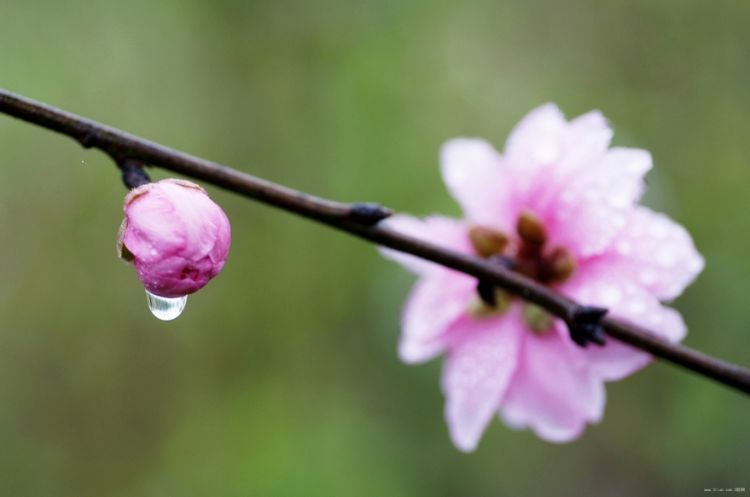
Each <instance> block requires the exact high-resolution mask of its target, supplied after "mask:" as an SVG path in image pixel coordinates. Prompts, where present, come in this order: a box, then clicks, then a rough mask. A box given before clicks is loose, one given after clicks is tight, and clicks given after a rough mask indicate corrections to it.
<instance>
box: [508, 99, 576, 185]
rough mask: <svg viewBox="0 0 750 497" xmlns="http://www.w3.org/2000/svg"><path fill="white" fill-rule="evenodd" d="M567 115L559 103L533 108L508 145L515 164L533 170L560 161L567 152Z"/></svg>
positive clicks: (521, 122) (509, 161) (509, 139)
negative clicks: (565, 138)
mask: <svg viewBox="0 0 750 497" xmlns="http://www.w3.org/2000/svg"><path fill="white" fill-rule="evenodd" d="M566 125H567V123H566V122H565V116H563V114H562V112H560V109H558V108H557V106H556V105H555V104H545V105H542V106H540V107H537V108H536V109H534V110H532V111H531V112H529V113H528V114H526V116H525V117H524V118H523V119H521V121H520V122H519V123H518V124H517V125H516V127H515V128H514V129H513V131H512V132H511V134H510V136H509V137H508V141H507V143H506V145H505V157H506V159H507V160H508V163H509V164H511V165H512V166H513V167H518V168H527V170H528V171H529V172H533V171H534V170H536V169H539V168H540V167H544V166H549V165H551V164H554V163H556V162H557V161H558V160H559V159H560V157H561V156H562V155H563V153H564V150H563V143H562V142H563V134H564V133H565V127H566Z"/></svg>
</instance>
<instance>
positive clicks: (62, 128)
mask: <svg viewBox="0 0 750 497" xmlns="http://www.w3.org/2000/svg"><path fill="white" fill-rule="evenodd" d="M0 112H2V113H5V114H8V115H10V116H13V117H16V118H18V119H21V120H23V121H26V122H29V123H33V124H36V125H39V126H41V127H44V128H47V129H50V130H53V131H56V132H58V133H61V134H64V135H67V136H69V137H71V138H73V139H75V140H76V141H78V142H79V143H80V144H81V145H82V146H84V147H86V148H98V149H100V150H102V151H104V152H105V153H107V154H108V155H110V156H111V157H112V158H113V159H114V160H115V161H117V162H118V164H122V163H123V160H125V159H130V160H134V161H139V162H141V163H144V164H148V165H151V166H157V167H161V168H164V169H168V170H170V171H174V172H176V173H179V174H182V175H185V176H189V177H192V178H195V179H198V180H202V181H205V182H207V183H211V184H213V185H216V186H219V187H222V188H225V189H227V190H230V191H233V192H235V193H238V194H240V195H243V196H245V197H249V198H251V199H254V200H258V201H260V202H263V203H265V204H269V205H272V206H274V207H278V208H281V209H284V210H286V211H289V212H293V213H295V214H299V215H301V216H303V217H306V218H309V219H313V220H315V221H318V222H321V223H323V224H326V225H328V226H331V227H333V228H335V229H338V230H341V231H346V232H348V233H351V234H353V235H355V236H358V237H360V238H363V239H366V240H369V241H371V242H374V243H376V244H378V245H382V246H385V247H389V248H392V249H395V250H398V251H401V252H406V253H409V254H412V255H415V256H418V257H421V258H423V259H427V260H430V261H433V262H436V263H438V264H441V265H443V266H446V267H449V268H452V269H455V270H457V271H461V272H463V273H466V274H469V275H471V276H475V277H477V278H478V279H481V280H483V281H489V282H492V283H494V284H495V285H497V286H499V287H501V288H503V289H505V290H507V291H509V292H511V293H514V294H516V295H518V296H520V297H522V298H524V299H526V300H528V301H531V302H533V303H535V304H537V305H539V306H541V307H543V308H544V309H546V310H547V311H549V312H550V313H552V314H554V315H556V316H558V317H560V318H563V319H565V320H566V321H567V320H570V319H571V316H573V315H575V313H576V311H577V310H578V309H580V306H579V305H578V304H577V303H576V302H574V301H572V300H571V299H569V298H567V297H564V296H563V295H560V294H558V293H556V292H554V291H552V290H551V289H549V288H548V287H546V286H544V285H541V284H539V283H537V282H536V281H534V280H532V279H529V278H527V277H525V276H523V275H521V274H519V273H516V272H514V271H511V270H509V269H506V268H504V267H502V266H500V265H497V264H492V263H490V262H488V261H486V260H484V259H482V258H480V257H474V256H469V255H464V254H460V253H457V252H453V251H450V250H447V249H445V248H443V247H440V246H438V245H435V244H432V243H429V242H426V241H424V240H421V239H418V238H414V237H412V236H409V235H405V234H403V233H398V232H396V231H394V230H392V229H390V228H388V227H387V226H383V225H380V224H378V221H380V220H382V219H383V218H385V217H387V216H388V215H390V213H391V211H389V210H388V209H385V208H383V207H381V206H379V205H377V204H346V203H340V202H334V201H331V200H327V199H323V198H319V197H315V196H312V195H308V194H306V193H302V192H299V191H296V190H293V189H290V188H287V187H284V186H281V185H278V184H276V183H272V182H270V181H267V180H264V179H261V178H257V177H255V176H251V175H249V174H246V173H243V172H240V171H238V170H236V169H232V168H229V167H227V166H223V165H221V164H217V163H215V162H211V161H208V160H205V159H201V158H199V157H195V156H192V155H189V154H186V153H184V152H180V151H177V150H173V149H171V148H168V147H165V146H163V145H159V144H157V143H154V142H151V141H148V140H145V139H143V138H139V137H137V136H134V135H131V134H128V133H125V132H124V131H120V130H118V129H115V128H112V127H109V126H105V125H103V124H99V123H97V122H95V121H91V120H89V119H85V118H83V117H80V116H77V115H75V114H71V113H69V112H65V111H62V110H59V109H56V108H54V107H52V106H49V105H47V104H44V103H41V102H37V101H35V100H31V99H29V98H26V97H22V96H19V95H16V94H13V93H11V92H8V91H5V90H2V89H0ZM601 323H602V325H603V326H604V329H605V331H606V332H607V334H609V335H610V336H612V337H614V338H616V339H618V340H621V341H623V342H625V343H628V344H630V345H632V346H634V347H636V348H639V349H641V350H644V351H646V352H649V353H651V354H653V355H654V356H656V357H659V358H661V359H664V360H667V361H669V362H672V363H673V364H677V365H679V366H682V367H684V368H686V369H689V370H691V371H693V372H696V373H698V374H700V375H703V376H706V377H708V378H712V379H714V380H716V381H718V382H720V383H723V384H725V385H728V386H731V387H733V388H736V389H738V390H741V391H743V392H745V393H749V394H750V370H749V369H747V368H743V367H741V366H738V365H735V364H732V363H729V362H725V361H722V360H719V359H716V358H714V357H711V356H708V355H706V354H703V353H702V352H698V351H696V350H694V349H691V348H689V347H685V346H683V345H679V344H673V343H670V342H667V341H666V340H664V339H661V338H659V337H658V336H657V334H656V333H654V332H653V331H651V330H648V329H646V328H643V327H641V326H637V325H635V324H633V323H629V322H626V321H623V320H621V319H617V318H613V317H605V318H603V319H602V321H601Z"/></svg>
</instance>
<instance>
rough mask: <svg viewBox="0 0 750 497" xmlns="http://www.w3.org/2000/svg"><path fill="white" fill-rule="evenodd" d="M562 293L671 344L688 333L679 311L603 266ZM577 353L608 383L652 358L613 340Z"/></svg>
mask: <svg viewBox="0 0 750 497" xmlns="http://www.w3.org/2000/svg"><path fill="white" fill-rule="evenodd" d="M562 292H563V293H564V294H565V295H568V296H569V297H571V298H573V299H576V300H578V301H579V302H581V303H584V304H589V305H596V306H601V307H606V308H607V309H609V314H610V315H612V316H616V317H620V318H623V319H626V320H628V321H631V322H633V323H635V324H639V325H641V326H644V327H647V328H649V329H651V330H653V331H654V332H655V333H657V334H658V335H659V336H660V337H662V338H664V339H666V340H669V341H672V342H678V341H680V340H682V338H683V337H684V336H685V333H686V331H687V329H686V327H685V323H684V321H683V320H682V317H681V316H680V314H679V313H678V312H677V311H675V310H674V309H671V308H669V307H666V306H664V305H662V304H661V303H660V302H659V301H658V300H657V299H656V297H654V296H653V295H651V294H650V293H648V292H647V291H645V290H643V289H642V288H641V287H640V286H638V285H637V284H634V283H632V282H630V281H628V280H627V279H624V278H620V277H618V276H617V275H614V274H612V273H611V272H610V266H609V265H607V264H606V263H604V262H601V263H597V264H592V263H589V264H588V265H586V266H584V267H582V268H581V269H579V272H578V274H576V276H575V277H574V279H573V280H572V281H571V282H570V283H568V284H567V285H566V286H565V287H564V288H563V289H562ZM573 347H575V346H574V345H571V348H573ZM577 350H578V354H579V360H581V359H582V360H584V361H585V362H587V363H588V364H589V368H590V370H591V372H592V374H595V375H596V376H598V377H599V378H602V379H604V380H607V381H612V380H619V379H622V378H624V377H625V376H628V375H630V374H632V373H634V372H635V371H637V370H639V369H640V368H642V367H643V366H645V365H647V364H648V363H649V362H650V360H651V356H650V355H649V354H646V353H645V352H641V351H640V350H638V349H635V348H633V347H631V346H629V345H626V344H624V343H622V342H619V341H617V340H615V339H614V338H611V337H608V338H607V344H606V345H605V346H604V347H594V346H590V347H587V348H585V349H581V348H578V349H577Z"/></svg>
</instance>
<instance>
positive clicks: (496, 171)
mask: <svg viewBox="0 0 750 497" xmlns="http://www.w3.org/2000/svg"><path fill="white" fill-rule="evenodd" d="M440 165H441V169H442V173H443V180H444V181H445V185H446V186H447V188H448V191H449V192H450V194H451V195H452V196H453V197H454V198H455V199H456V200H457V201H458V203H459V204H460V205H461V207H462V209H463V211H464V214H465V217H466V218H467V219H468V220H470V221H472V222H474V223H479V224H485V225H489V226H493V227H495V228H498V229H505V230H507V229H510V228H511V227H512V226H513V219H512V218H511V215H510V211H509V208H508V205H507V204H508V202H509V201H510V189H511V184H510V178H509V176H508V174H507V170H506V168H504V167H503V164H502V159H501V157H500V154H498V152H497V151H496V150H495V149H494V148H493V147H492V145H490V144H489V143H487V142H486V141H484V140H478V139H469V138H457V139H454V140H451V141H449V142H447V143H445V144H444V145H443V148H442V149H441V151H440Z"/></svg>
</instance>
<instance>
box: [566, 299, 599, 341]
mask: <svg viewBox="0 0 750 497" xmlns="http://www.w3.org/2000/svg"><path fill="white" fill-rule="evenodd" d="M571 314H572V315H571V316H570V317H569V318H568V319H567V320H566V321H565V323H566V324H567V325H568V331H569V332H570V338H572V339H573V341H574V342H575V343H576V344H577V345H578V346H579V347H586V346H588V344H589V343H591V342H593V343H595V344H597V345H599V346H600V347H601V346H603V345H604V344H605V343H606V342H605V340H604V326H603V325H602V319H603V318H604V315H605V314H607V309H604V308H602V307H592V306H587V305H578V306H576V307H575V308H574V309H573V312H572V313H571Z"/></svg>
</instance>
